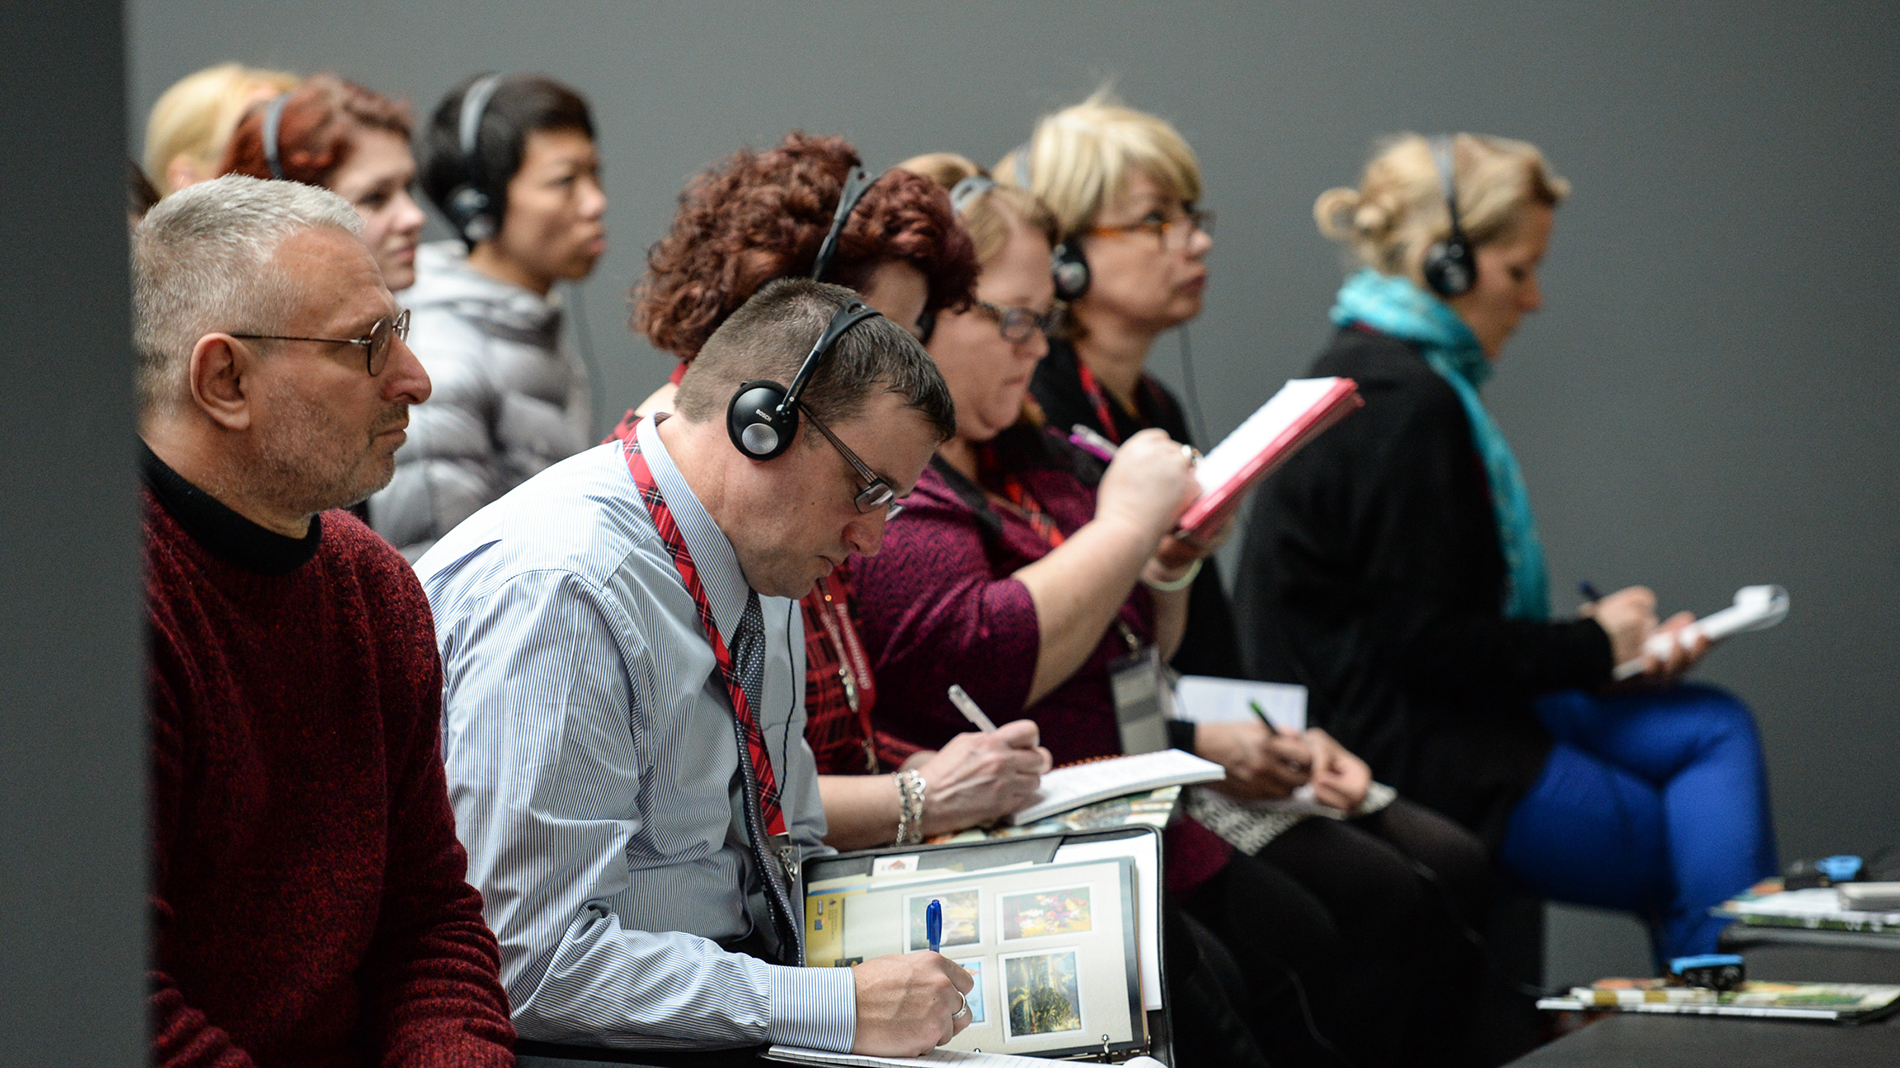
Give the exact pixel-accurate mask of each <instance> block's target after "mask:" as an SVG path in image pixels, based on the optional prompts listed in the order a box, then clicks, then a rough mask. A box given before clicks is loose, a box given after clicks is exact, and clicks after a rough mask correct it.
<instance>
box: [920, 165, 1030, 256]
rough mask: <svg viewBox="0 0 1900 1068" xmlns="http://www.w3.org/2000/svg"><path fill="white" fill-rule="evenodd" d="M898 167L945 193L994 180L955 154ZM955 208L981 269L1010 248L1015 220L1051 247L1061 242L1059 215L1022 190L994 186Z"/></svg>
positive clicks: (970, 197) (971, 195)
mask: <svg viewBox="0 0 1900 1068" xmlns="http://www.w3.org/2000/svg"><path fill="white" fill-rule="evenodd" d="M897 166H898V168H899V169H900V170H906V171H909V172H910V173H912V174H915V175H917V176H918V177H921V178H927V179H929V180H930V181H932V182H934V183H936V184H937V185H940V186H943V187H944V188H945V189H955V188H956V186H957V183H958V182H961V181H963V180H964V179H965V178H977V177H982V178H988V177H990V176H989V174H987V173H986V172H985V171H984V170H983V168H981V167H978V166H977V165H976V163H975V162H974V161H972V160H970V159H968V158H966V157H964V156H959V155H957V154H956V153H954V152H932V153H930V154H929V155H925V156H914V157H912V158H910V159H907V160H905V161H904V162H902V163H900V164H898V165H897ZM951 206H952V207H954V208H956V212H957V222H958V223H959V224H960V225H961V226H962V227H963V229H964V230H966V231H967V232H968V233H969V235H970V240H971V241H973V242H975V244H976V262H977V265H978V266H982V265H983V264H986V263H988V262H990V261H991V260H993V259H995V258H996V256H997V254H998V253H1000V252H1002V251H1003V246H1005V245H1007V244H1009V233H1010V229H1009V228H1010V226H1011V222H1010V219H1011V217H1012V216H1013V217H1014V219H1015V220H1016V222H1018V223H1020V224H1022V225H1023V226H1027V227H1028V228H1029V229H1031V230H1033V231H1035V232H1036V233H1039V234H1041V235H1042V236H1043V238H1044V239H1045V240H1047V241H1048V242H1049V244H1050V245H1051V246H1053V245H1055V243H1056V242H1057V241H1059V240H1061V235H1060V234H1059V233H1058V231H1057V228H1056V217H1055V214H1054V213H1053V212H1051V211H1050V210H1049V206H1048V205H1047V204H1044V203H1043V202H1042V201H1040V200H1037V199H1036V197H1035V195H1034V194H1032V193H1029V192H1026V191H1024V190H1021V189H1016V188H1014V187H1011V186H1006V185H1000V184H998V185H993V186H990V187H989V188H987V189H984V190H982V191H981V192H978V193H972V194H970V195H968V196H965V197H964V198H963V202H962V203H961V204H952V205H951Z"/></svg>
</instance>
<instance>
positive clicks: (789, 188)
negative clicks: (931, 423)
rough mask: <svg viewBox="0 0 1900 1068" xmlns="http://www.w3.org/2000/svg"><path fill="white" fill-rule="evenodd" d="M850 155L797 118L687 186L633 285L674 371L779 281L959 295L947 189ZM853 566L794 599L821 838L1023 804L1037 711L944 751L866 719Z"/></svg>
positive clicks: (964, 238)
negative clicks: (789, 127) (796, 128)
mask: <svg viewBox="0 0 1900 1068" xmlns="http://www.w3.org/2000/svg"><path fill="white" fill-rule="evenodd" d="M860 162H861V161H860V160H859V158H858V153H857V150H856V149H854V148H852V147H851V145H850V144H848V143H847V142H846V141H845V140H844V139H843V138H841V137H814V136H810V135H807V134H804V133H796V132H795V133H792V134H789V135H788V136H786V138H785V139H784V140H783V141H781V142H780V143H779V144H778V145H777V146H775V147H773V148H771V149H768V150H766V151H764V152H755V151H752V150H749V149H747V150H742V151H740V152H737V153H734V154H733V155H732V156H731V157H729V158H728V159H726V160H724V161H722V162H721V163H720V164H719V165H717V166H715V167H713V168H710V169H709V170H707V171H706V172H705V173H703V174H701V175H699V176H698V177H696V178H694V179H693V181H692V182H691V183H690V184H689V185H688V186H687V187H686V190H685V191H684V192H683V193H682V194H681V195H680V207H679V212H678V214H677V215H676V216H675V217H674V220H673V227H672V229H671V230H670V231H669V232H668V233H667V235H666V236H665V237H663V238H661V239H660V240H659V241H658V242H657V243H655V244H654V246H653V248H652V249H651V250H650V251H649V252H648V254H647V274H646V276H645V277H644V278H643V279H642V280H641V281H640V283H639V284H638V285H637V286H636V287H635V288H634V291H633V302H634V313H633V321H634V327H635V329H637V330H639V331H640V332H641V333H643V334H645V335H646V337H647V339H648V340H649V341H651V342H652V343H653V344H654V346H655V347H657V348H658V349H660V350H661V351H662V352H664V353H667V354H668V355H670V356H673V357H675V358H677V359H678V360H679V361H680V363H679V369H678V372H677V373H676V374H675V376H674V381H675V382H677V381H678V379H679V375H680V373H683V371H684V368H685V367H686V365H687V364H688V363H690V362H691V361H692V359H693V358H694V357H695V356H697V355H698V354H699V348H700V346H701V345H702V344H704V342H705V340H706V339H707V338H708V337H709V336H711V334H712V332H713V331H714V330H716V329H717V328H718V327H719V324H720V323H723V322H724V321H725V320H726V317H727V316H729V315H731V314H732V312H733V311H734V310H736V309H737V308H739V307H740V306H741V305H743V304H744V303H745V302H746V301H747V300H749V299H751V297H752V294H753V293H754V292H756V291H757V290H758V289H759V287H761V286H763V285H765V284H766V283H767V282H770V281H773V280H774V279H778V278H784V277H788V276H802V277H808V278H809V277H817V278H819V279H820V280H821V281H827V282H835V283H837V284H839V285H843V286H848V287H850V288H852V289H855V290H857V291H858V293H859V294H861V295H862V296H863V297H864V301H865V303H866V304H867V305H868V306H870V307H872V308H874V309H876V310H877V311H879V312H881V313H883V314H884V315H885V316H886V317H887V318H889V319H891V320H892V321H893V322H898V323H902V324H904V325H906V326H908V327H911V328H912V329H913V330H915V329H917V326H916V324H917V323H918V321H919V320H920V319H927V318H928V317H929V316H931V315H933V314H935V313H936V312H937V311H938V310H939V309H944V308H953V307H959V306H962V305H963V304H964V303H966V302H967V300H968V296H969V290H970V283H971V280H972V278H974V276H975V274H976V257H975V255H974V252H973V250H972V246H971V242H970V237H969V235H968V234H966V233H965V232H964V230H963V229H962V228H961V227H959V226H958V225H957V224H956V220H955V217H954V216H953V214H952V212H951V209H950V201H949V198H948V197H947V196H945V195H944V192H943V190H942V189H940V188H938V187H937V186H935V185H933V184H932V183H931V182H929V181H927V180H925V179H923V178H921V177H918V176H917V175H915V174H911V173H909V172H908V171H904V170H901V169H892V170H888V171H885V172H884V173H883V174H881V175H872V174H869V173H866V172H865V171H863V170H861V169H860ZM854 198H855V199H854ZM827 246H829V247H827ZM673 397H674V386H673V384H672V383H669V384H668V385H666V386H662V387H661V388H660V390H658V391H657V392H655V393H654V394H653V395H652V396H651V397H648V398H647V399H646V401H645V402H643V403H642V405H641V407H640V408H639V409H638V410H637V411H635V412H629V413H627V417H626V418H625V419H623V420H622V421H621V424H620V426H619V427H618V428H616V429H615V431H614V435H615V436H616V437H618V436H622V435H624V434H627V433H630V432H631V431H632V428H633V427H634V426H635V425H636V424H637V423H638V421H639V418H638V417H639V416H641V415H644V414H645V413H646V412H648V411H652V410H660V411H664V410H666V409H668V408H670V407H671V405H672V402H673ZM852 566H853V565H852V563H851V562H850V561H846V562H845V563H843V564H842V565H841V566H839V567H838V568H836V569H834V570H833V571H832V573H831V574H829V575H826V576H825V577H824V578H821V579H820V580H818V583H817V585H816V586H815V588H814V589H813V590H812V592H811V593H810V594H809V595H807V596H806V597H805V598H804V599H803V600H802V601H801V602H800V604H799V607H800V608H801V610H802V611H803V613H804V624H805V626H804V629H805V714H806V720H805V740H806V742H807V743H809V744H810V746H811V749H812V755H813V756H814V757H815V758H816V760H817V765H818V772H819V779H818V789H819V794H820V796H821V797H822V799H823V802H824V806H825V818H826V822H827V824H828V828H827V830H826V834H825V840H826V842H828V843H829V844H831V845H833V846H836V847H838V848H841V849H852V848H859V847H865V846H873V845H880V844H883V843H887V842H891V841H899V842H915V841H920V840H921V839H922V838H924V837H925V836H928V835H935V834H941V833H946V832H950V831H958V830H962V829H963V828H965V827H970V826H974V825H977V824H982V823H988V822H991V821H993V820H995V819H996V818H998V817H1000V816H1004V815H1007V814H1009V813H1011V812H1014V811H1015V810H1016V809H1018V808H1021V807H1022V806H1023V805H1025V804H1027V803H1028V802H1029V801H1030V799H1031V798H1032V797H1033V796H1034V794H1035V791H1036V787H1037V785H1038V784H1039V782H1040V778H1041V772H1042V771H1043V770H1044V769H1045V767H1046V764H1047V756H1048V754H1047V753H1046V752H1044V751H1043V750H1041V749H1040V748H1038V745H1037V742H1038V737H1039V736H1038V734H1037V732H1036V730H1035V729H1034V727H1033V725H1030V724H1021V725H1018V726H1015V727H1011V728H1008V729H1007V730H1004V731H999V732H997V733H996V734H983V733H979V732H976V731H968V732H965V733H964V734H962V735H961V736H959V737H957V738H955V739H951V740H949V741H948V742H947V744H945V745H944V746H943V747H942V749H941V750H936V749H920V748H919V747H918V746H915V745H908V744H904V743H902V742H900V741H898V740H897V739H896V738H894V737H893V736H891V735H888V734H883V733H878V732H875V731H874V730H873V729H872V726H871V716H872V712H873V709H874V708H875V707H876V704H877V680H876V678H875V677H874V676H873V674H872V672H871V666H870V661H869V660H868V659H867V658H866V657H865V654H864V649H863V642H862V639H861V638H860V636H859V633H858V614H857V608H856V605H855V602H854V600H853V596H852V591H851V569H852Z"/></svg>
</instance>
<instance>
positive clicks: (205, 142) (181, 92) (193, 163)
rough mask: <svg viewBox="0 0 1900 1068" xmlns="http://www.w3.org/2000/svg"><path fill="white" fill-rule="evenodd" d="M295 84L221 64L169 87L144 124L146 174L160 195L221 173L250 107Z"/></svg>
mask: <svg viewBox="0 0 1900 1068" xmlns="http://www.w3.org/2000/svg"><path fill="white" fill-rule="evenodd" d="M296 84H297V76H296V75H294V74H291V73H289V72H287V71H281V70H265V69H263V68H260V67H247V66H245V65H243V64H242V63H220V64H218V65H217V66H215V67H206V68H205V69H203V70H201V71H198V72H196V73H193V74H188V75H186V76H185V77H183V78H180V79H179V80H178V81H177V82H175V83H173V85H172V87H171V88H169V89H167V90H165V92H164V93H163V94H162V95H160V96H159V98H158V102H157V103H155V104H153V105H152V114H151V116H150V117H149V118H148V119H147V120H146V122H145V173H146V175H147V176H148V177H150V178H151V180H152V184H153V185H155V186H157V187H158V192H159V194H160V195H161V196H164V195H168V194H171V193H176V192H177V191H178V190H180V189H183V188H184V187H186V186H188V185H192V184H194V183H196V182H202V181H205V180H207V179H211V178H215V177H217V176H218V175H219V174H221V173H223V172H222V171H220V170H219V169H218V162H219V161H220V160H222V159H223V158H224V149H225V146H226V145H227V144H229V143H230V141H231V132H232V131H233V130H235V129H237V124H238V121H239V120H240V119H242V118H243V117H244V113H245V111H246V110H247V109H249V108H250V106H251V105H252V104H257V103H262V102H263V101H266V100H269V99H270V98H271V97H273V96H276V95H277V94H278V93H281V92H284V91H285V90H287V89H289V88H291V87H292V86H294V85H296Z"/></svg>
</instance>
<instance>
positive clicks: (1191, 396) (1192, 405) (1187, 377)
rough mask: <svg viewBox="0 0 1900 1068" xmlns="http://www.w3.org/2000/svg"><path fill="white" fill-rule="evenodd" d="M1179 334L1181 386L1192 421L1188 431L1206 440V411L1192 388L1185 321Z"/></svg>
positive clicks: (1192, 375)
mask: <svg viewBox="0 0 1900 1068" xmlns="http://www.w3.org/2000/svg"><path fill="white" fill-rule="evenodd" d="M1180 335H1181V388H1182V389H1184V390H1186V391H1187V395H1188V408H1189V409H1190V410H1191V414H1192V415H1193V417H1194V418H1193V421H1192V422H1190V423H1189V424H1188V433H1189V434H1190V435H1192V436H1193V437H1194V438H1195V439H1196V440H1199V441H1207V440H1208V439H1207V437H1206V434H1207V413H1206V412H1204V411H1202V410H1201V393H1200V390H1198V389H1195V388H1194V356H1193V351H1192V349H1191V348H1190V346H1189V344H1188V328H1187V324H1186V323H1182V324H1181V327H1180Z"/></svg>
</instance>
